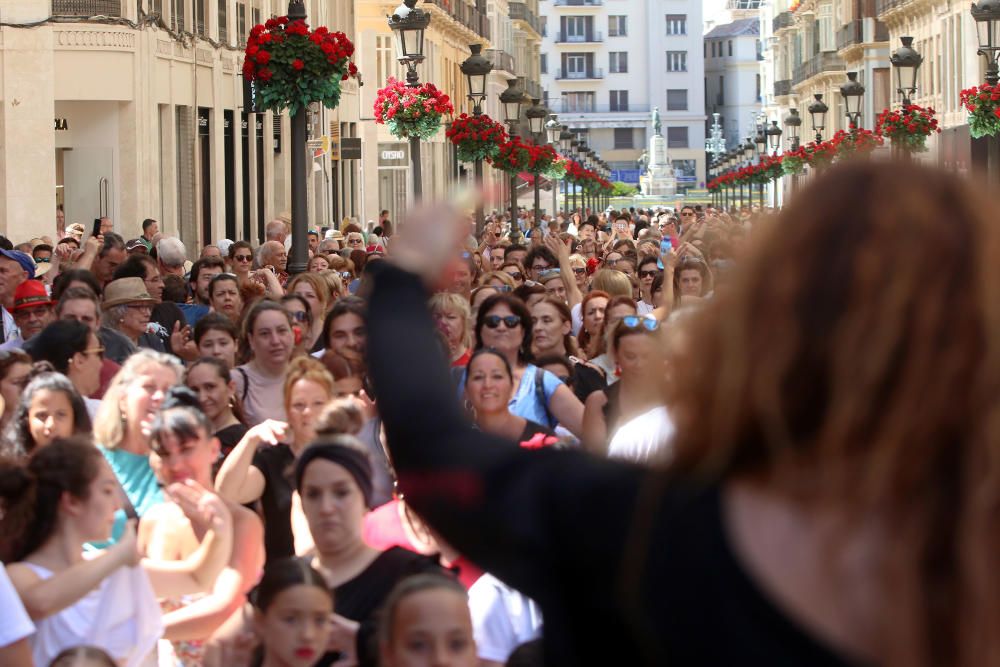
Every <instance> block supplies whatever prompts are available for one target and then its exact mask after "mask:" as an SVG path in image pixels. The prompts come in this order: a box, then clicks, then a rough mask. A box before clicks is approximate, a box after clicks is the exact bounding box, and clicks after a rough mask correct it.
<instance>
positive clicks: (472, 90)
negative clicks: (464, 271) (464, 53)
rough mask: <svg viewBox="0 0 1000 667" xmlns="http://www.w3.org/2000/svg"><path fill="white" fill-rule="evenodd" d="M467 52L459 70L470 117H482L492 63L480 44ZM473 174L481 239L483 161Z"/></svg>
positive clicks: (477, 223)
mask: <svg viewBox="0 0 1000 667" xmlns="http://www.w3.org/2000/svg"><path fill="white" fill-rule="evenodd" d="M469 50H470V51H472V55H471V56H469V57H468V58H466V59H465V60H464V61H463V62H462V64H461V65H459V69H460V70H461V71H462V74H464V75H465V78H466V80H467V81H468V83H469V99H470V100H472V115H473V116H476V117H478V116H481V115H483V106H482V105H483V100H485V99H486V77H488V76H489V74H490V72H491V71H493V63H491V62H490V61H489V60H487V59H486V58H484V57H483V55H482V50H483V45H482V44H470V45H469ZM473 168H474V170H475V171H474V173H475V178H476V189H477V190H479V193H478V194H479V196H478V197H476V200H477V203H476V238H481V237H482V235H483V229H484V228H485V227H486V215H485V213H484V212H483V197H482V193H483V161H482V160H481V159H477V160H476V161H475V163H474V167H473Z"/></svg>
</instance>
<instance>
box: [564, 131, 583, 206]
mask: <svg viewBox="0 0 1000 667" xmlns="http://www.w3.org/2000/svg"><path fill="white" fill-rule="evenodd" d="M567 157H569V159H571V160H573V161H574V162H580V140H579V139H570V141H569V153H568V154H567ZM571 194H572V195H573V198H572V199H573V201H572V210H573V213H576V183H574V184H573V190H572V191H571Z"/></svg>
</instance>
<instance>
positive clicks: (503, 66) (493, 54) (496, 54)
mask: <svg viewBox="0 0 1000 667" xmlns="http://www.w3.org/2000/svg"><path fill="white" fill-rule="evenodd" d="M483 57H484V58H486V59H487V60H489V61H490V62H491V63H493V71H501V72H510V73H511V74H514V56H512V55H510V54H509V53H507V52H506V51H504V50H503V49H486V50H485V51H483Z"/></svg>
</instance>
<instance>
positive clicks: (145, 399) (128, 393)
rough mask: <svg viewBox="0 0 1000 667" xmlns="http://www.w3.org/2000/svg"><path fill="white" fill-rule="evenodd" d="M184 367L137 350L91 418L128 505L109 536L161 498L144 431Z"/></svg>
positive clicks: (168, 358) (114, 536)
mask: <svg viewBox="0 0 1000 667" xmlns="http://www.w3.org/2000/svg"><path fill="white" fill-rule="evenodd" d="M182 375H183V366H181V364H180V362H178V361H177V359H176V358H174V357H172V356H170V355H168V354H162V353H160V352H153V351H152V350H139V351H138V352H136V353H135V354H133V355H132V356H131V357H129V358H128V360H127V361H126V362H125V365H124V366H122V368H121V370H119V371H118V373H117V374H116V375H115V376H114V377H113V378H112V379H111V384H110V385H109V386H108V390H107V391H106V392H105V393H104V398H103V399H102V401H101V407H99V408H98V409H97V415H96V416H95V417H94V442H95V443H97V446H98V448H99V449H100V450H101V453H102V454H104V458H105V459H107V461H108V463H109V464H110V465H111V469H112V470H113V471H114V473H115V477H117V478H118V482H119V483H120V484H121V487H122V489H123V490H124V491H125V496H126V497H127V499H128V503H126V504H125V507H124V510H119V511H118V512H117V513H116V514H115V525H114V529H113V530H112V539H113V540H117V539H118V538H119V537H120V536H121V535H122V533H123V532H124V530H125V518H126V515H129V516H131V517H135V516H138V517H140V518H141V517H142V515H143V514H145V513H146V512H147V511H148V510H149V509H150V508H152V507H154V506H155V505H158V504H160V503H162V502H163V493H162V492H161V489H160V484H159V481H158V480H157V479H156V475H155V474H154V473H153V469H152V468H151V467H150V465H149V454H150V448H149V434H150V431H151V428H152V424H153V418H154V417H155V416H156V413H157V411H158V410H159V408H160V404H161V403H162V402H163V398H164V397H165V396H166V394H167V391H168V390H169V389H170V388H171V387H173V386H174V385H176V384H178V383H180V381H181V377H182Z"/></svg>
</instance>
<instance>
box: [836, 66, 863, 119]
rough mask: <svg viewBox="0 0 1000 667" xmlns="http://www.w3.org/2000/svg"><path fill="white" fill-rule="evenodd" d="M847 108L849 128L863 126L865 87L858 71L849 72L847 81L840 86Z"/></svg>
mask: <svg viewBox="0 0 1000 667" xmlns="http://www.w3.org/2000/svg"><path fill="white" fill-rule="evenodd" d="M840 94H841V95H843V97H844V106H845V107H846V108H847V123H848V128H849V129H852V130H853V129H856V128H859V127H861V113H862V112H861V104H862V100H863V98H864V95H865V87H864V86H862V85H861V82H860V81H858V73H857V72H848V73H847V83H845V84H843V85H842V86H841V87H840Z"/></svg>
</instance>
